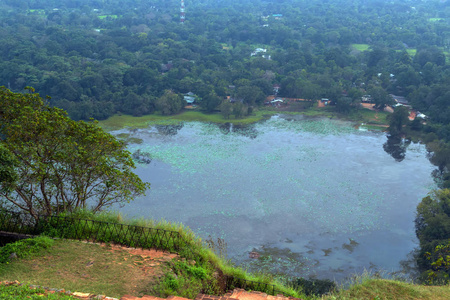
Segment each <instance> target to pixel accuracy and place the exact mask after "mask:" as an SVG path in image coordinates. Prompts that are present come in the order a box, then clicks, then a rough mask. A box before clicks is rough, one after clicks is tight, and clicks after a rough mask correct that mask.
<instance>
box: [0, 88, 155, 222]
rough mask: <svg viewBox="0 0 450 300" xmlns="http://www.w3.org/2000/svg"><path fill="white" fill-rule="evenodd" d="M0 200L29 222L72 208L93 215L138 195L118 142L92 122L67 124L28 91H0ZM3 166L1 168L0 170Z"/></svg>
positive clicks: (127, 159) (58, 111)
mask: <svg viewBox="0 0 450 300" xmlns="http://www.w3.org/2000/svg"><path fill="white" fill-rule="evenodd" d="M0 102H1V103H2V105H1V107H0V136H1V140H0V146H1V148H0V159H1V160H2V165H3V167H2V168H1V169H0V175H1V179H2V181H1V185H0V198H1V200H2V201H3V203H2V205H3V207H6V208H12V209H21V210H24V211H26V212H28V213H30V214H31V215H33V216H34V217H36V216H37V215H39V214H45V215H51V214H54V213H59V212H62V211H71V210H74V209H77V208H88V209H91V210H93V211H94V212H96V211H99V210H101V209H102V208H104V207H108V206H110V205H112V204H124V203H126V202H129V201H131V200H133V199H134V198H135V197H136V196H138V195H142V194H143V193H144V192H145V191H146V189H147V188H148V187H149V184H147V183H144V182H142V181H141V179H140V178H139V177H138V176H137V175H135V174H134V173H133V172H132V170H133V168H134V163H133V160H132V158H131V155H130V153H129V152H127V151H126V150H125V145H124V143H123V142H121V141H118V140H116V139H115V138H114V137H113V136H112V135H110V134H108V133H105V132H104V131H103V130H102V129H101V128H100V127H98V126H97V125H96V124H95V122H89V123H87V122H84V121H74V120H71V119H70V118H69V117H68V116H67V114H66V113H65V112H64V111H63V110H61V109H59V108H55V107H50V106H48V105H47V104H45V103H44V100H43V99H42V98H41V97H40V96H39V95H38V94H35V93H33V90H29V92H28V93H25V94H21V93H13V92H11V91H10V90H8V89H6V88H4V87H2V88H1V89H0ZM4 166H6V167H4Z"/></svg>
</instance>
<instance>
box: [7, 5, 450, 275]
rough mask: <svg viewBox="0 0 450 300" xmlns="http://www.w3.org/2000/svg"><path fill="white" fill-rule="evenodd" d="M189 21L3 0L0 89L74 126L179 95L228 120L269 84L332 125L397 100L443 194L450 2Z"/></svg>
mask: <svg viewBox="0 0 450 300" xmlns="http://www.w3.org/2000/svg"><path fill="white" fill-rule="evenodd" d="M185 10H186V20H185V22H183V23H182V22H180V1H179V0H164V1H163V0H146V1H144V0H121V1H119V0H28V1H25V0H19V1H18V0H4V1H1V2H0V56H1V60H0V85H4V86H6V87H7V88H8V89H10V90H12V91H15V92H20V91H23V89H24V88H25V87H27V86H32V87H33V88H35V90H36V92H38V93H40V94H41V95H42V96H46V95H48V96H50V97H51V98H50V99H49V103H50V104H51V105H53V106H56V107H60V108H63V109H65V110H67V111H68V113H69V115H70V117H71V118H72V119H74V120H88V119H89V118H96V119H100V120H101V119H106V118H108V117H110V116H112V115H114V114H118V113H123V114H130V115H134V116H140V115H145V114H152V113H155V112H159V113H161V114H173V113H177V112H179V111H180V110H181V109H182V108H183V107H184V104H185V103H184V100H183V97H182V95H183V94H186V93H188V92H192V93H194V94H195V95H196V96H197V100H196V101H197V103H198V104H199V105H200V107H201V109H203V110H204V111H206V112H214V111H215V110H217V109H220V107H221V104H222V103H223V101H224V99H225V97H226V96H230V97H233V98H235V99H239V100H241V101H238V104H236V105H239V106H240V107H239V109H238V110H236V109H234V110H233V111H234V113H236V114H238V113H239V114H241V113H243V114H245V113H250V112H251V111H252V108H254V107H258V106H259V105H262V104H263V103H264V102H265V99H266V97H267V96H268V95H271V94H273V93H274V86H279V95H280V96H285V97H293V98H304V99H310V100H315V99H320V98H329V99H332V100H333V102H335V103H336V106H335V109H336V110H337V111H338V112H340V113H348V112H349V111H351V110H355V109H358V104H359V103H360V101H361V97H362V96H363V95H366V94H370V95H372V98H373V101H374V102H375V104H376V106H377V107H379V108H382V107H383V106H384V105H386V104H389V103H391V102H392V99H391V98H390V97H389V96H388V95H389V94H394V95H398V96H403V97H405V98H406V99H407V100H408V101H409V103H410V104H411V105H412V107H413V108H414V109H416V110H418V111H420V112H421V113H423V114H425V115H427V116H428V118H427V120H426V124H424V123H423V122H421V121H419V120H418V121H414V122H412V123H411V124H409V126H407V129H405V130H404V129H403V123H401V122H400V123H397V125H396V126H393V124H394V122H391V130H392V129H393V128H397V130H396V134H403V136H404V134H405V132H407V134H411V135H414V136H416V137H419V138H420V139H421V140H422V141H423V142H426V143H427V147H428V149H429V151H430V159H431V161H432V162H433V163H434V164H435V165H436V166H437V167H438V170H437V173H438V174H437V177H438V178H440V179H441V182H440V184H441V186H442V187H447V188H448V187H450V172H449V170H450V67H449V63H448V61H449V58H450V2H447V1H439V0H430V1H420V0H411V1H407V0H395V1H381V0H380V1H376V0H337V1H325V0H311V1H304V0H277V1H271V0H247V1H235V0H222V1H218V0H186V1H185ZM227 103H228V102H227ZM227 105H229V104H227ZM227 109H230V107H227ZM393 116H400V117H399V118H402V112H401V111H399V113H394V114H393ZM392 119H394V118H392ZM394 125H395V124H394ZM439 195H441V196H442V195H448V194H445V193H444V194H439ZM442 197H443V196H442ZM442 197H441V198H442ZM437 198H439V197H437ZM444 198H445V197H444ZM430 199H432V198H429V199H428V202H430V203H431V202H432V201H431V200H430ZM446 201H447V200H446ZM444 202H445V201H444ZM444 202H442V203H444ZM433 203H434V202H433ZM442 203H441V204H442ZM445 203H447V202H445ZM445 203H444V204H445ZM433 205H438V204H433ZM445 205H447V204H445ZM445 205H444V206H445ZM424 206H426V204H424ZM445 207H446V206H445ZM445 207H444V208H443V211H444V213H445V214H447V218H450V212H448V211H447V209H446V208H445ZM424 211H426V209H425V208H424V207H422V216H423V215H424V214H425V213H423V212H424ZM419 217H420V215H419ZM419 217H418V221H417V224H416V227H417V229H418V235H421V236H422V237H423V236H424V234H423V232H425V231H423V230H424V229H425V228H427V226H428V225H427V224H425V223H424V222H423V220H422V221H421V219H420V218H419ZM427 217H429V216H428V215H427ZM424 219H426V218H425V217H424ZM429 228H430V227H429ZM427 236H429V235H427ZM447 238H448V233H445V234H440V235H437V239H438V240H439V239H440V240H446V239H447ZM424 241H425V239H424ZM435 241H436V240H433V243H432V245H433V246H434V245H435V244H436V243H435ZM424 243H425V242H424ZM427 243H428V242H427ZM430 245H431V244H430ZM422 246H423V245H422ZM424 249H425V248H424ZM427 249H428V250H430V249H431V248H430V247H429V248H427ZM428 250H427V251H428ZM430 251H431V250H430ZM424 254H425V250H424V251H423V253H422V258H423V257H424ZM430 263H431V262H430V261H429V260H425V259H422V260H421V267H422V269H423V270H426V269H429V268H430V267H431V265H430ZM449 265H450V264H449Z"/></svg>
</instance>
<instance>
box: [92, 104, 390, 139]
mask: <svg viewBox="0 0 450 300" xmlns="http://www.w3.org/2000/svg"><path fill="white" fill-rule="evenodd" d="M277 114H293V115H305V116H310V117H324V118H330V119H332V118H339V119H343V120H348V121H353V122H360V123H367V124H369V125H370V124H372V125H386V124H387V120H386V117H387V116H388V115H389V113H387V112H376V111H372V110H368V109H354V110H352V111H351V112H350V113H348V114H340V113H338V112H336V109H335V107H334V106H327V107H322V108H319V107H317V106H316V105H314V106H313V107H310V108H307V109H302V110H301V111H280V110H277V109H273V108H271V107H261V108H259V109H258V110H255V111H254V112H253V114H252V115H251V116H247V117H244V118H240V119H235V118H233V117H231V118H229V119H225V118H224V117H223V116H222V115H221V114H220V113H211V114H207V113H203V112H200V111H191V110H190V111H185V112H182V113H180V114H177V115H172V116H162V115H160V114H152V115H145V116H142V117H133V116H130V115H120V116H119V115H115V116H112V117H110V118H108V119H107V120H103V121H99V123H98V124H99V125H100V126H101V127H102V128H103V129H104V130H105V131H112V130H119V129H123V128H147V127H149V126H153V125H176V124H178V123H180V122H193V121H197V122H207V123H216V124H224V123H233V124H235V125H246V124H252V123H256V122H259V121H261V120H264V119H267V118H268V117H270V116H273V115H277ZM118 137H119V138H121V139H123V140H125V141H126V142H130V143H141V142H142V141H140V140H129V135H126V134H120V135H119V136H118Z"/></svg>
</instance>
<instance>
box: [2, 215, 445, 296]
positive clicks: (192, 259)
mask: <svg viewBox="0 0 450 300" xmlns="http://www.w3.org/2000/svg"><path fill="white" fill-rule="evenodd" d="M79 215H83V217H89V216H90V217H91V218H94V219H96V220H98V221H105V222H123V219H122V217H121V216H120V215H118V214H116V213H102V214H98V215H92V214H91V215H89V214H88V213H86V212H81V213H79ZM125 223H129V224H136V225H144V226H146V225H147V226H148V225H152V226H155V224H156V223H157V224H160V225H159V226H164V227H165V228H166V229H169V228H171V229H176V228H178V229H179V230H180V232H183V235H184V237H185V238H186V239H188V243H187V246H186V247H185V248H184V249H182V250H181V251H180V253H179V256H176V255H172V256H171V257H169V258H167V257H163V258H155V257H152V258H148V257H147V258H146V257H145V256H144V254H136V253H134V252H133V251H142V250H130V249H121V248H118V247H116V246H113V245H109V244H104V245H99V244H91V243H85V242H80V241H73V240H62V239H61V240H55V241H52V245H50V246H49V247H39V248H38V252H34V254H33V255H32V256H26V257H23V258H20V257H19V258H17V259H14V260H13V261H11V262H10V263H8V264H6V263H2V264H0V280H10V281H11V280H18V281H19V282H24V283H27V284H35V285H40V286H49V287H52V288H62V289H65V290H71V291H78V292H84V293H92V294H97V295H98V294H104V295H108V296H112V297H119V298H120V297H121V296H123V295H124V294H130V295H135V296H142V295H144V294H146V295H154V296H160V297H167V296H168V295H176V296H182V297H187V298H191V299H193V298H194V297H195V296H196V295H197V294H198V293H207V294H216V295H223V294H224V292H225V291H223V289H221V282H222V283H223V281H222V280H223V277H221V274H228V275H234V276H236V277H239V278H243V279H247V280H252V281H257V282H264V283H267V284H270V285H275V290H276V291H277V292H278V291H279V293H284V294H285V295H287V296H294V297H300V298H302V299H324V300H331V299H334V300H336V299H342V300H344V299H399V300H400V299H429V300H431V299H433V300H440V299H450V286H449V285H446V286H439V287H437V286H421V285H414V284H411V283H407V282H404V281H400V280H385V279H380V278H377V277H375V276H373V275H371V274H368V273H364V274H362V275H360V276H357V277H355V278H353V280H352V281H351V282H350V284H349V285H348V287H345V288H344V287H341V288H340V290H339V291H334V292H332V293H331V294H328V295H323V296H314V295H309V296H305V295H304V294H302V293H299V292H298V291H296V290H294V289H293V288H292V287H290V286H289V285H286V284H283V283H282V282H280V281H278V280H276V279H275V278H274V276H273V275H270V274H263V273H261V274H249V273H248V272H246V271H244V270H242V269H240V268H236V267H235V266H232V265H230V264H229V263H228V262H227V261H226V259H225V258H224V257H219V256H218V255H216V254H215V253H214V252H213V251H212V250H211V249H210V248H207V247H206V246H205V243H204V242H203V241H202V240H201V239H200V238H198V237H196V236H195V235H194V234H193V233H192V232H191V231H190V230H189V229H188V228H184V227H182V226H181V225H179V224H171V223H167V222H155V221H152V220H145V219H137V220H131V221H128V222H125ZM39 239H48V238H42V237H41V238H38V240H39ZM15 244H28V245H33V243H31V244H30V240H25V241H20V242H19V243H15ZM34 244H36V243H34ZM216 246H217V245H216ZM10 247H12V248H14V249H17V247H16V246H10ZM12 248H11V249H12ZM215 248H216V247H212V249H215ZM216 250H217V249H216ZM20 252H21V251H18V253H20ZM166 255H168V254H166ZM149 272H150V273H149ZM309 288H310V289H311V291H315V290H316V288H317V287H316V286H315V285H313V286H310V287H309ZM8 289H11V290H12V291H13V292H11V294H14V295H15V293H18V294H19V296H18V297H16V298H5V297H1V296H2V294H1V292H2V289H1V288H0V298H1V299H25V298H28V296H30V298H28V299H71V298H70V297H66V298H58V297H56V298H43V297H45V295H44V296H42V295H41V296H39V297H41V298H33V297H34V296H33V295H28V294H21V293H25V292H28V290H24V288H23V287H19V286H14V287H8ZM269 289H272V286H270V287H269ZM254 290H256V289H254ZM38 291H40V290H38ZM41 292H42V291H41ZM8 293H9V292H8ZM31 293H34V292H33V291H31ZM8 295H9V294H8ZM21 295H25V296H21Z"/></svg>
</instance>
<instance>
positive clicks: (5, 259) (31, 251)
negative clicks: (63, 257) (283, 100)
mask: <svg viewBox="0 0 450 300" xmlns="http://www.w3.org/2000/svg"><path fill="white" fill-rule="evenodd" d="M53 243H54V241H53V240H52V239H51V238H48V237H45V236H41V237H37V238H35V239H26V240H20V241H17V242H15V243H10V244H6V245H5V246H3V247H1V248H0V264H9V262H10V261H12V260H13V259H14V257H17V258H27V257H33V256H34V255H37V254H38V253H40V252H41V251H42V250H43V249H48V248H50V247H51V246H52V245H53Z"/></svg>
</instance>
